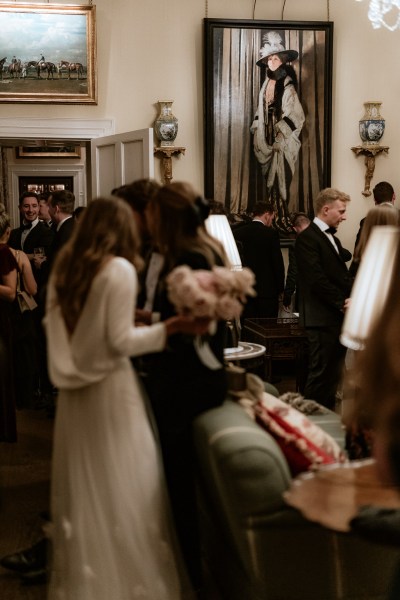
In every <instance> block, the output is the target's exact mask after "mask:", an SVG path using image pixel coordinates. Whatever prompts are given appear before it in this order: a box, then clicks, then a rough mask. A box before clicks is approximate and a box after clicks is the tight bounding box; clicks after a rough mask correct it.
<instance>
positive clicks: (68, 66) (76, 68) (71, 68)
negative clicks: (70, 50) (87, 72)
mask: <svg viewBox="0 0 400 600" xmlns="http://www.w3.org/2000/svg"><path fill="white" fill-rule="evenodd" d="M63 69H65V70H66V71H68V79H71V73H76V74H77V78H78V79H80V78H81V77H82V78H83V64H82V63H79V62H75V63H74V62H68V61H67V60H61V61H60V62H59V63H58V72H59V75H60V78H61V77H62V73H61V72H62V70H63Z"/></svg>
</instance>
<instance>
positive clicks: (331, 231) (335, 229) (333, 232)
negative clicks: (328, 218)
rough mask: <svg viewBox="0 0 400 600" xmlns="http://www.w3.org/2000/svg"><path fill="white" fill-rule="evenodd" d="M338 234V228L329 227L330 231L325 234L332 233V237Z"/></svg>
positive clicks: (326, 230) (327, 230)
mask: <svg viewBox="0 0 400 600" xmlns="http://www.w3.org/2000/svg"><path fill="white" fill-rule="evenodd" d="M336 232H337V228H336V227H328V229H325V233H331V234H332V235H335V233H336Z"/></svg>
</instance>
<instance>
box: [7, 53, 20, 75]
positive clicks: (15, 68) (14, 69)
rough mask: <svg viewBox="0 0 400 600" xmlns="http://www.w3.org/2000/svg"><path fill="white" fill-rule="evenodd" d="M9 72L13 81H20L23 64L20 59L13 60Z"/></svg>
mask: <svg viewBox="0 0 400 600" xmlns="http://www.w3.org/2000/svg"><path fill="white" fill-rule="evenodd" d="M8 72H9V74H10V77H11V78H13V79H15V78H17V79H19V78H20V77H21V74H22V63H21V61H20V59H19V58H18V59H17V58H13V59H12V61H11V63H10V64H9V65H8Z"/></svg>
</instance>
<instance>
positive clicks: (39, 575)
mask: <svg viewBox="0 0 400 600" xmlns="http://www.w3.org/2000/svg"><path fill="white" fill-rule="evenodd" d="M21 582H22V583H23V585H39V584H41V583H47V570H46V569H37V570H36V571H28V573H23V574H22V575H21Z"/></svg>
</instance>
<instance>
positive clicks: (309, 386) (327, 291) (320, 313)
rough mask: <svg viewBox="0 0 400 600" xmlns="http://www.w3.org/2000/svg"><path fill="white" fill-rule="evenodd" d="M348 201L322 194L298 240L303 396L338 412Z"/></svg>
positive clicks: (342, 195) (346, 294) (348, 286)
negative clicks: (305, 361)
mask: <svg viewBox="0 0 400 600" xmlns="http://www.w3.org/2000/svg"><path fill="white" fill-rule="evenodd" d="M349 201H350V197H349V196H348V195H347V194H345V193H343V192H340V191H339V190H335V189H333V188H326V189H324V190H322V191H321V192H320V193H319V194H318V196H317V198H316V201H315V207H314V208H315V214H316V217H315V218H314V221H313V222H312V223H310V225H309V226H308V227H307V228H306V229H305V230H304V231H302V232H301V233H300V234H299V235H298V236H297V238H296V243H295V255H296V264H297V269H298V278H297V284H298V292H299V313H300V324H301V325H303V326H304V327H305V328H306V332H307V337H308V353H309V365H308V376H307V382H306V386H305V390H304V396H305V397H306V398H309V399H311V400H316V401H317V402H319V403H320V404H322V405H324V406H326V407H327V408H330V409H334V408H335V405H336V392H337V388H338V385H339V383H340V382H341V379H342V369H343V365H344V359H345V356H346V349H345V347H344V346H342V345H341V343H340V341H339V335H340V332H341V328H342V323H343V317H344V311H345V309H346V306H347V303H348V298H349V296H350V290H351V283H352V280H351V277H350V274H349V271H348V269H347V266H346V260H345V256H346V255H347V254H348V251H346V253H345V252H344V248H343V246H342V244H341V243H340V240H339V239H338V238H337V237H336V236H335V233H336V230H337V227H338V226H339V225H340V223H341V222H342V221H344V220H345V219H346V210H347V204H348V202H349Z"/></svg>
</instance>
